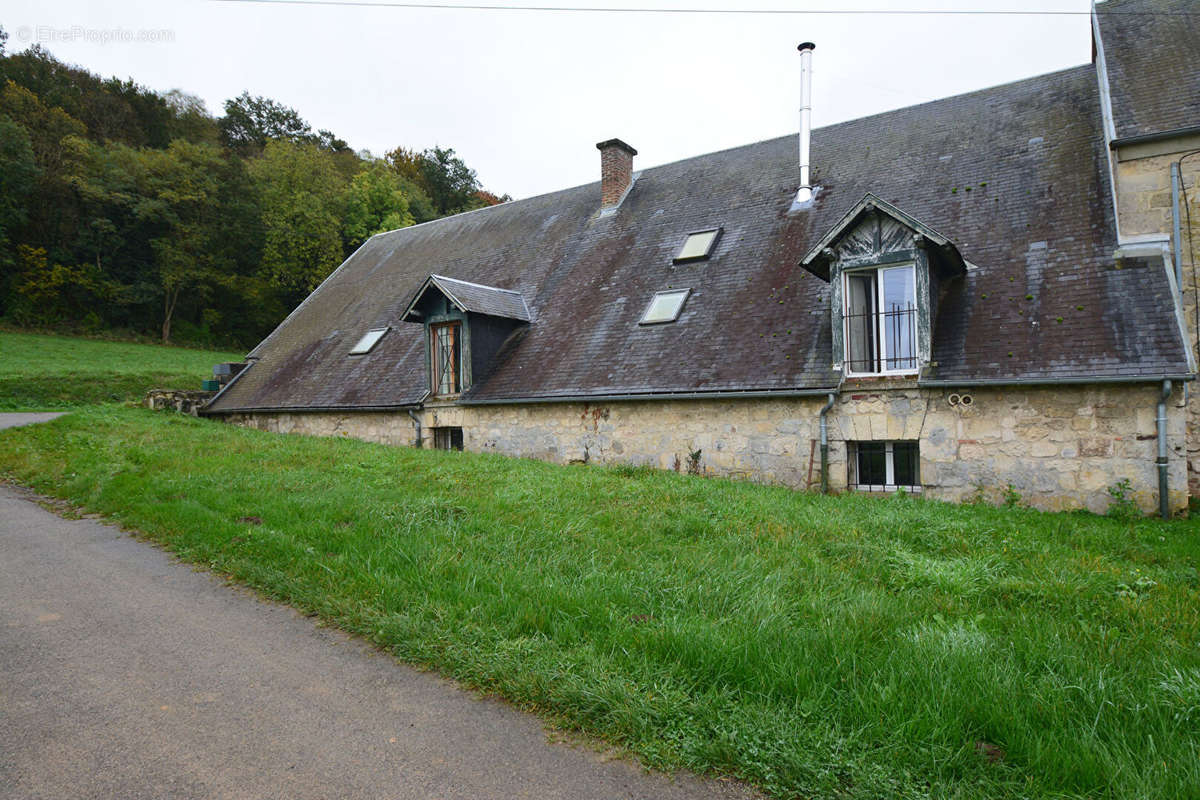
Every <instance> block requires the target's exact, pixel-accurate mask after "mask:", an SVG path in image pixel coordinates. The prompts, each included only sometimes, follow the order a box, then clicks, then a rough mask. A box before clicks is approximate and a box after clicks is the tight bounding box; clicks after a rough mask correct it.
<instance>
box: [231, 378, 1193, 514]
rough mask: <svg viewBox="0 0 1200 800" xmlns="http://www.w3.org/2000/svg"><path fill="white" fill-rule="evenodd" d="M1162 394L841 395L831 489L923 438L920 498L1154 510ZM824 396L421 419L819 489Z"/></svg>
mask: <svg viewBox="0 0 1200 800" xmlns="http://www.w3.org/2000/svg"><path fill="white" fill-rule="evenodd" d="M1158 392H1159V389H1158V387H1157V386H1153V385H1147V386H1104V387H1101V386H1090V387H1089V386H1068V387H1053V388H1025V389H1019V390H1018V389H983V390H978V391H967V392H965V393H964V392H963V391H961V390H957V391H940V390H937V391H935V390H928V389H919V388H917V387H915V386H913V385H904V384H895V383H894V382H893V383H888V384H879V385H872V384H870V383H869V382H864V383H863V384H862V385H859V386H856V387H848V388H846V389H845V390H844V391H842V392H841V394H840V395H839V397H838V400H837V403H836V404H835V405H834V407H833V409H832V410H831V411H830V413H829V436H830V468H829V476H830V486H831V488H833V489H834V490H844V489H845V488H846V486H847V483H848V473H847V463H846V453H847V446H846V442H847V441H869V440H901V439H903V440H916V441H919V442H920V453H921V462H920V470H921V481H922V484H923V487H924V488H923V491H924V492H925V493H926V494H927V495H928V496H931V497H936V498H939V499H944V500H950V501H963V500H968V499H974V498H977V497H982V498H983V499H985V500H988V501H991V502H999V501H1000V500H1001V499H1002V497H1003V495H1004V492H1005V490H1006V489H1007V488H1008V487H1009V486H1010V485H1011V486H1012V487H1013V491H1015V492H1017V493H1018V494H1019V495H1020V496H1021V498H1022V501H1023V502H1026V503H1029V504H1030V505H1033V506H1035V507H1038V508H1043V509H1069V508H1080V507H1084V508H1088V509H1091V510H1093V511H1097V512H1102V511H1104V509H1106V508H1107V507H1108V504H1109V503H1110V501H1111V497H1110V496H1109V494H1108V491H1107V490H1108V488H1109V487H1111V486H1114V485H1116V484H1117V483H1118V482H1120V481H1121V480H1128V481H1129V483H1130V485H1131V486H1132V488H1133V493H1132V495H1131V496H1132V498H1133V499H1134V500H1136V501H1137V503H1138V504H1139V506H1141V507H1142V508H1143V509H1144V510H1146V511H1147V512H1150V511H1154V510H1155V509H1156V508H1157V497H1158V483H1157V481H1158V478H1157V471H1156V468H1155V456H1156V434H1155V405H1156V403H1157V399H1158ZM964 394H965V395H966V396H968V397H969V398H970V399H969V400H968V401H964V400H963V399H962V398H963V395H964ZM824 400H825V398H824V397H823V396H817V397H804V398H796V399H779V400H711V401H674V400H658V401H639V402H619V403H599V404H583V403H547V404H527V405H514V406H455V405H444V406H431V407H427V408H426V409H424V410H423V411H421V412H418V414H417V415H418V417H419V418H420V419H421V422H422V435H423V444H424V446H426V447H430V446H432V443H433V435H434V434H433V431H432V428H434V427H440V426H446V427H449V426H453V427H461V428H462V429H463V440H464V447H465V449H467V450H470V451H475V452H494V453H501V454H504V455H508V456H517V457H527V458H537V459H542V460H545V461H551V462H554V463H559V464H567V463H572V462H575V463H597V464H614V463H627V464H645V465H650V466H653V467H657V468H659V469H678V470H680V471H685V470H686V469H687V467H688V463H689V455H690V454H691V453H694V452H696V451H699V461H698V469H699V471H700V472H702V473H703V474H706V475H720V476H728V477H735V478H744V479H749V480H755V481H760V482H764V483H773V484H783V485H786V486H791V487H794V488H798V489H807V488H816V487H817V486H819V485H820V464H819V459H820V453H819V448H818V446H817V440H818V437H819V428H818V424H819V423H818V419H819V418H818V412H819V411H820V408H821V406H822V405H823V404H824ZM952 400H953V401H955V402H954V403H952V402H951V401H952ZM1180 403H1181V393H1180V392H1178V391H1177V392H1176V393H1175V394H1174V396H1173V397H1172V399H1171V401H1170V402H1169V405H1168V409H1169V411H1168V429H1169V437H1168V441H1169V445H1170V450H1171V467H1170V503H1171V508H1172V509H1173V510H1176V511H1179V510H1182V509H1185V508H1186V507H1187V474H1186V464H1185V462H1184V459H1183V453H1184V446H1185V427H1184V425H1185V415H1184V412H1183V408H1182V407H1181V405H1180ZM228 419H229V421H231V422H234V423H238V424H243V425H250V426H253V427H257V428H261V429H264V430H270V431H277V432H280V433H303V434H310V435H322V436H331V435H340V436H353V437H356V438H360V439H365V440H368V441H375V442H382V443H385V444H406V445H407V444H413V443H414V441H415V437H416V426H415V425H414V423H413V421H412V420H411V419H410V418H409V416H408V415H407V414H406V413H404V412H395V413H377V412H362V413H320V414H317V413H303V414H250V415H235V416H231V417H229V418H228Z"/></svg>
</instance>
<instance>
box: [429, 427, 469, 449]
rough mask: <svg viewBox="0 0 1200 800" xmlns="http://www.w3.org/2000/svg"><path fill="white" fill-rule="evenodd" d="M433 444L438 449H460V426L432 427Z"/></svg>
mask: <svg viewBox="0 0 1200 800" xmlns="http://www.w3.org/2000/svg"><path fill="white" fill-rule="evenodd" d="M433 446H434V447H435V448H437V449H438V450H462V449H463V435H462V428H434V429H433Z"/></svg>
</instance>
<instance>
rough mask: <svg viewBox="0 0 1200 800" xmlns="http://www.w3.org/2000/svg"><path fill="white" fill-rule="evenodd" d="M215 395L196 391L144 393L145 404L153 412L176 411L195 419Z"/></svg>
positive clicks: (175, 390)
mask: <svg viewBox="0 0 1200 800" xmlns="http://www.w3.org/2000/svg"><path fill="white" fill-rule="evenodd" d="M215 395H216V392H205V391H200V390H198V389H197V390H192V389H151V390H150V391H148V392H146V398H145V403H146V408H149V409H152V410H154V411H178V412H179V413H181V414H190V415H191V416H193V417H195V416H198V415H199V412H200V409H202V408H204V407H205V406H206V405H208V401H209V400H212V399H213V397H214V396H215Z"/></svg>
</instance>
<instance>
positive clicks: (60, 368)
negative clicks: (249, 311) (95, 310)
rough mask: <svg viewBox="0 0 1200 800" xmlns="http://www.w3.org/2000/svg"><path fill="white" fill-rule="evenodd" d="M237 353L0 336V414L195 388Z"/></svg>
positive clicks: (236, 357) (25, 335) (66, 338)
mask: <svg viewBox="0 0 1200 800" xmlns="http://www.w3.org/2000/svg"><path fill="white" fill-rule="evenodd" d="M241 358H242V354H239V353H226V352H219V351H210V350H191V349H187V348H182V347H163V346H160V345H151V344H134V343H131V342H107V341H100V340H96V339H80V338H75V337H71V336H50V335H42V334H32V333H11V332H7V331H0V410H6V411H10V410H17V409H21V410H43V409H62V408H74V407H79V406H86V405H94V404H96V403H110V402H123V401H127V400H136V399H140V398H141V397H142V395H144V394H145V393H146V390H148V389H153V388H170V389H199V388H200V382H201V381H202V380H204V379H205V378H209V377H212V367H213V364H216V363H219V362H222V361H240V360H241Z"/></svg>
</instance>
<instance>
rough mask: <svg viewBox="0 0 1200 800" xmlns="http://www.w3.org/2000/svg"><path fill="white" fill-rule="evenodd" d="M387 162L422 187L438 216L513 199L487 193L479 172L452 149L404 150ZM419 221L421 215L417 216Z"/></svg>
mask: <svg viewBox="0 0 1200 800" xmlns="http://www.w3.org/2000/svg"><path fill="white" fill-rule="evenodd" d="M386 159H387V162H388V163H389V164H390V165H391V167H392V169H393V170H395V171H396V172H397V173H399V174H400V175H402V176H403V177H405V178H406V179H408V180H409V181H411V182H412V183H414V184H416V185H417V186H420V187H421V189H422V190H423V191H424V192H425V194H426V195H428V197H429V198H430V201H431V203H432V205H433V210H434V212H436V214H435V215H436V216H446V215H448V214H458V213H460V212H462V211H470V210H472V209H476V208H483V207H484V206H489V205H496V204H497V203H502V202H505V201H506V200H508V199H510V198H508V196H507V195H505V196H504V197H497V196H496V195H494V194H491V193H490V192H485V191H483V189H482V188H481V187H480V185H479V180H478V179H477V178H476V176H475V170H473V169H471V168H469V167H468V166H467V165H466V164H465V163H464V162H463V160H462V159H461V158H459V157H458V156H457V155H455V153H454V150H452V149H450V148H442V147H431V148H429V149H428V150H425V151H424V152H420V153H418V152H416V151H415V150H409V149H407V148H404V147H398V148H396V149H395V150H392V151H390V152H389V153H388V154H387V156H386ZM415 216H416V217H417V221H418V222H422V221H424V220H422V218H421V216H420V215H419V214H415Z"/></svg>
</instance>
